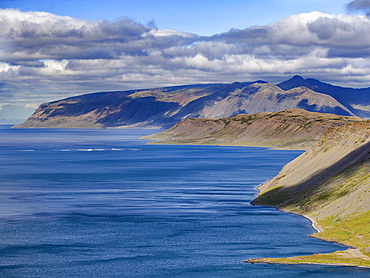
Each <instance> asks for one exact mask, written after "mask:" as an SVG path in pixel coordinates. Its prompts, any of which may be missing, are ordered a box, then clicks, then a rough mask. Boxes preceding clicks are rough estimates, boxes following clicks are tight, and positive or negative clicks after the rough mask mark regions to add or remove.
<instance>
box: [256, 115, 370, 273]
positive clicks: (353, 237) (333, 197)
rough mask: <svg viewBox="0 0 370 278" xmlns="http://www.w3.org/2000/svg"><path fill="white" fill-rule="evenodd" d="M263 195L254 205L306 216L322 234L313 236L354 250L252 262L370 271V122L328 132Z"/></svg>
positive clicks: (266, 187) (269, 184)
mask: <svg viewBox="0 0 370 278" xmlns="http://www.w3.org/2000/svg"><path fill="white" fill-rule="evenodd" d="M259 191H260V192H259V195H258V197H257V198H256V199H255V200H254V201H253V203H254V204H258V205H268V206H274V207H277V208H279V209H280V210H283V211H286V212H291V213H297V214H301V215H303V216H306V217H307V218H309V219H311V221H313V223H314V225H315V228H316V230H317V231H318V233H316V234H314V235H313V236H315V237H318V238H321V239H324V240H328V241H336V242H339V243H342V244H344V245H347V246H349V247H351V248H349V249H347V250H345V251H337V252H334V253H331V254H314V255H310V256H301V257H293V258H280V259H272V258H265V259H251V260H249V262H251V263H259V262H264V263H287V264H293V263H321V264H340V265H352V266H353V265H354V266H366V267H370V121H363V122H355V123H347V124H344V125H341V126H338V127H333V128H329V129H328V130H327V131H326V132H325V133H324V134H323V135H322V136H321V138H320V139H319V140H318V141H317V142H316V143H315V144H314V145H313V146H312V147H310V148H309V149H308V151H307V152H305V153H304V154H302V155H301V156H299V157H298V158H296V159H295V160H293V161H292V162H290V163H289V164H287V165H285V166H284V167H283V169H282V170H281V172H280V173H279V174H278V175H277V176H276V177H275V178H273V179H272V180H270V181H269V182H267V183H266V184H263V185H262V186H260V187H259Z"/></svg>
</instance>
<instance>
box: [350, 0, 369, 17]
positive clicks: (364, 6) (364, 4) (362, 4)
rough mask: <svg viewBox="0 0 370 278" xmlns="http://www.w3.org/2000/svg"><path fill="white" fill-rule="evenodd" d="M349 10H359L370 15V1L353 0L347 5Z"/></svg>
mask: <svg viewBox="0 0 370 278" xmlns="http://www.w3.org/2000/svg"><path fill="white" fill-rule="evenodd" d="M347 9H348V10H349V11H361V12H364V13H365V14H366V15H367V16H370V1H369V0H355V1H352V2H350V3H349V4H348V5H347Z"/></svg>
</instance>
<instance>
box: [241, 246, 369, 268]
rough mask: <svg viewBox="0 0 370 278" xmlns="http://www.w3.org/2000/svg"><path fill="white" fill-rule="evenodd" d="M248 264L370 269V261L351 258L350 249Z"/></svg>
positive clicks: (264, 259)
mask: <svg viewBox="0 0 370 278" xmlns="http://www.w3.org/2000/svg"><path fill="white" fill-rule="evenodd" d="M247 262H248V263H271V264H328V265H347V266H361V267H370V261H369V260H366V259H362V258H360V257H356V258H353V257H352V254H351V249H348V250H345V251H336V252H333V253H330V254H313V255H309V256H300V257H290V258H262V259H250V260H248V261H247Z"/></svg>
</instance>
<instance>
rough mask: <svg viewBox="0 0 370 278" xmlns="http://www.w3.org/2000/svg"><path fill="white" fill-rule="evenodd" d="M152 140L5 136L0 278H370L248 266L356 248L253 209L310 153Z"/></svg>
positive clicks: (0, 168) (358, 272)
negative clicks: (260, 189)
mask: <svg viewBox="0 0 370 278" xmlns="http://www.w3.org/2000/svg"><path fill="white" fill-rule="evenodd" d="M153 132H155V130H79V129H10V128H9V127H8V126H2V127H1V128H0V277H369V275H370V272H369V270H366V269H361V268H354V267H333V266H317V265H316V266H313V265H298V266H287V265H285V266H284V265H265V264H247V263H244V262H243V261H244V260H247V259H249V258H257V257H285V256H296V255H306V254H312V253H316V252H332V251H334V250H339V249H345V248H344V247H342V246H340V245H337V244H334V243H329V242H324V241H321V240H318V239H314V238H310V237H308V235H309V234H311V233H313V232H314V230H313V229H312V227H311V224H310V222H309V221H308V220H307V219H305V218H303V217H300V216H297V215H293V214H287V213H283V212H280V211H277V210H276V209H274V208H270V207H263V206H253V205H251V204H250V202H251V201H252V200H253V199H254V197H255V196H256V193H257V190H256V187H257V186H258V185H259V184H261V183H263V182H265V181H266V180H267V179H269V178H272V177H273V176H274V175H276V174H277V173H278V172H279V170H280V169H281V167H282V166H283V165H284V164H286V163H287V162H289V161H290V160H292V159H294V158H295V157H297V156H298V155H299V154H300V153H301V152H299V151H281V150H270V149H266V148H249V147H219V146H156V145H147V144H146V143H147V141H145V140H139V139H137V138H138V137H140V136H143V135H147V134H150V133H153Z"/></svg>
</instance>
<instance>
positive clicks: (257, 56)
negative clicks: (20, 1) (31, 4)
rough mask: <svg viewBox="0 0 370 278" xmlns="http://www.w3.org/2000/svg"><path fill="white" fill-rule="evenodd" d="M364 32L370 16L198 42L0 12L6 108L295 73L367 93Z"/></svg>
mask: <svg viewBox="0 0 370 278" xmlns="http://www.w3.org/2000/svg"><path fill="white" fill-rule="evenodd" d="M354 2H360V1H354ZM366 2H369V1H366ZM368 30H370V19H369V18H368V17H365V16H359V15H349V14H347V15H329V14H324V13H319V12H312V13H306V14H298V15H293V16H290V17H288V18H286V19H284V20H281V21H279V22H275V23H272V24H269V25H266V26H258V27H251V28H245V29H242V30H238V29H232V30H230V31H228V32H225V33H222V34H216V35H213V36H198V35H196V34H189V33H185V32H180V31H174V30H164V29H158V28H156V27H155V26H154V24H149V25H143V24H140V23H137V22H135V21H133V20H130V19H128V18H121V19H119V20H116V21H89V20H81V19H76V18H71V17H66V16H57V15H53V14H50V13H44V12H20V11H17V10H0V61H1V62H0V78H1V80H2V81H3V82H4V83H3V86H2V88H1V89H2V90H0V102H5V101H6V102H7V103H17V104H19V103H22V105H23V107H25V106H26V105H27V104H28V103H41V102H45V101H49V100H55V99H59V98H62V97H67V96H72V95H76V94H80V93H86V92H96V91H108V90H125V89H134V88H150V87H156V86H167V85H175V84H190V83H204V82H234V81H251V80H257V79H266V80H267V81H273V82H277V81H282V80H283V79H285V78H289V77H290V76H291V75H294V74H301V75H304V76H308V77H319V78H320V79H322V80H323V81H327V82H333V83H336V84H344V83H346V84H347V85H353V86H356V85H358V86H363V87H365V86H366V87H368V86H369V84H368V83H367V82H368V80H369V77H370V58H369V57H370V56H369V55H370V36H369V35H368V33H369V31H368ZM348 82H350V83H348ZM28 107H29V106H28Z"/></svg>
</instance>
